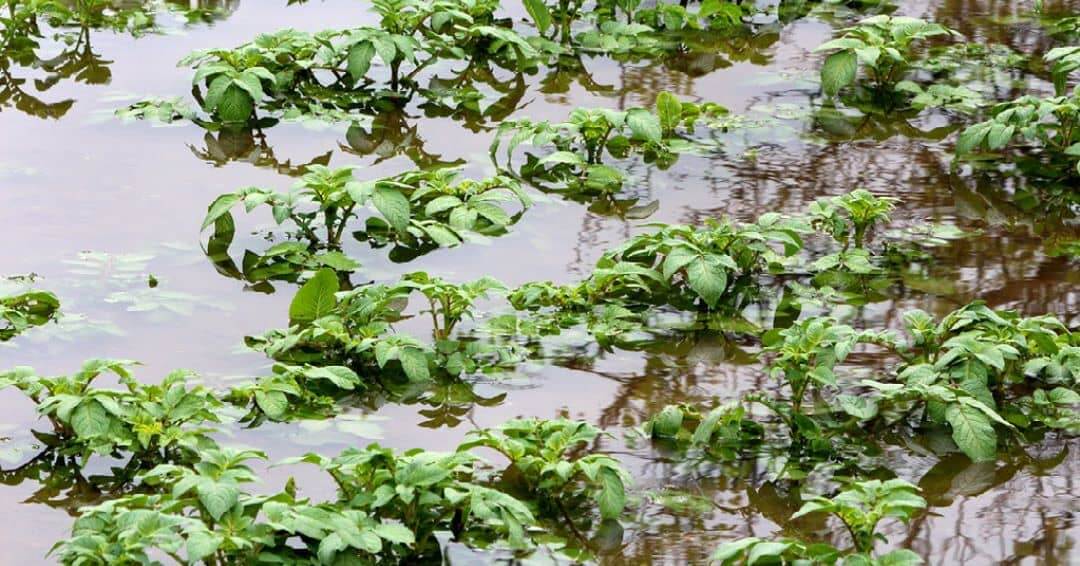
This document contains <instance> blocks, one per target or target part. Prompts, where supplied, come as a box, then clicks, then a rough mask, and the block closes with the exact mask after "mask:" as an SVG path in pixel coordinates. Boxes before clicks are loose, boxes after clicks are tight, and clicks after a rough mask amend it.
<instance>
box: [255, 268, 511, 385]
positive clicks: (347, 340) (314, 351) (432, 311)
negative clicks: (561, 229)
mask: <svg viewBox="0 0 1080 566" xmlns="http://www.w3.org/2000/svg"><path fill="white" fill-rule="evenodd" d="M503 289H504V287H503V285H502V284H501V283H499V282H497V281H495V280H493V279H490V278H484V279H479V280H476V281H472V282H468V283H463V284H453V283H449V282H446V281H443V280H442V279H439V278H434V277H430V276H429V275H427V274H426V273H423V272H416V273H412V274H408V275H406V276H405V277H403V278H402V280H401V281H399V282H398V283H395V284H392V285H386V284H375V285H368V286H365V287H360V288H357V289H353V290H349V291H341V292H339V285H338V280H337V277H336V276H335V275H334V273H333V271H331V270H326V269H324V270H321V271H319V272H318V273H316V274H315V276H314V277H312V278H311V279H310V280H309V281H308V282H307V283H305V284H304V286H303V287H301V288H300V290H299V291H297V293H296V296H295V297H294V298H293V301H292V304H291V305H290V307H289V320H290V324H291V326H290V327H289V328H288V329H284V330H274V331H271V332H268V333H267V334H265V335H264V336H261V337H252V338H249V339H248V344H249V345H250V346H252V347H254V348H256V349H258V350H260V351H263V352H265V353H266V354H267V355H269V356H270V357H272V358H274V359H276V360H280V361H284V362H288V363H317V364H320V365H326V364H336V365H342V366H346V367H350V368H354V369H355V370H356V371H357V372H358V373H359V374H360V375H386V376H388V377H393V376H403V377H405V378H407V379H408V380H411V381H417V382H423V381H427V380H429V379H430V378H431V376H432V374H433V373H434V372H436V371H437V372H445V373H448V374H449V375H453V376H457V375H460V374H461V373H472V372H475V371H478V370H484V369H495V368H499V367H502V366H504V365H506V364H511V365H512V364H513V363H516V362H517V361H520V360H519V358H518V357H517V356H516V355H515V354H514V352H513V351H511V350H506V349H501V348H492V347H490V346H489V345H487V344H483V343H479V342H465V341H462V340H458V339H455V338H454V337H453V332H454V329H455V327H456V326H457V325H458V324H459V323H460V322H462V321H463V320H466V319H468V318H471V317H472V316H473V312H474V304H475V303H476V302H477V301H479V300H481V299H483V298H485V297H486V296H487V295H488V294H489V293H492V292H501V291H502V290H503ZM413 293H419V294H420V295H423V296H424V297H425V298H426V299H427V301H428V307H429V308H428V310H427V311H425V314H428V315H430V318H431V321H432V339H431V341H423V340H421V339H418V338H416V337H413V336H409V335H407V334H403V333H395V332H394V331H393V330H394V329H393V325H394V323H396V322H398V321H401V320H403V319H404V318H407V316H406V315H405V313H404V311H405V308H406V307H407V306H408V300H409V298H410V295H412V294H413Z"/></svg>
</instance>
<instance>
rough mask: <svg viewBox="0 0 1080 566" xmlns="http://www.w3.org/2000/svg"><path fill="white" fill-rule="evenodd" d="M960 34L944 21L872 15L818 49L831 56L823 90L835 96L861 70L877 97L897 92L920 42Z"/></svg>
mask: <svg viewBox="0 0 1080 566" xmlns="http://www.w3.org/2000/svg"><path fill="white" fill-rule="evenodd" d="M949 35H951V36H959V34H958V33H957V32H955V31H953V30H951V29H949V28H947V27H945V26H943V25H941V24H937V23H933V22H927V21H925V20H920V19H917V18H909V17H902V16H885V15H879V16H872V17H870V18H866V19H864V20H860V21H859V22H858V23H857V24H856V25H855V26H853V27H850V28H847V29H845V30H843V35H841V36H840V37H839V38H836V39H833V40H830V41H827V42H825V43H823V44H821V45H820V46H818V47H817V49H816V51H828V52H830V55H829V56H828V57H827V58H826V59H825V63H824V65H823V66H822V67H821V89H822V91H823V92H824V93H825V94H826V95H828V96H835V95H837V94H839V93H840V92H841V91H842V90H843V89H845V88H847V87H850V86H851V85H853V84H856V80H857V78H858V76H859V69H860V68H862V69H863V74H864V76H865V78H866V83H867V84H866V86H865V88H867V89H869V90H870V91H872V92H873V93H874V94H875V95H876V96H878V97H883V96H889V95H892V94H895V91H896V87H897V85H898V84H899V83H900V82H901V81H902V80H904V79H905V78H906V77H907V75H908V73H909V71H910V70H911V68H912V65H913V63H914V57H915V50H914V47H915V45H916V44H918V43H920V42H923V41H925V40H927V39H930V38H934V37H939V36H949Z"/></svg>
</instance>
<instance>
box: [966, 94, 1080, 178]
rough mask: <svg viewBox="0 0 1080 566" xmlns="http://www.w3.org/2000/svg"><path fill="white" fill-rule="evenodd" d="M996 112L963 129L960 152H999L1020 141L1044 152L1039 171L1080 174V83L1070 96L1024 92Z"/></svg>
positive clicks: (1031, 150)
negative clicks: (989, 117)
mask: <svg viewBox="0 0 1080 566" xmlns="http://www.w3.org/2000/svg"><path fill="white" fill-rule="evenodd" d="M992 114H993V117H992V118H991V119H989V120H987V121H985V122H979V123H978V124H975V125H972V126H969V127H968V128H966V129H965V130H964V131H963V132H961V133H960V136H959V137H958V138H957V140H956V153H957V155H959V156H961V157H965V156H968V155H970V154H973V153H976V152H979V151H980V150H989V151H991V152H999V151H1001V150H1003V149H1005V148H1006V147H1008V146H1009V145H1010V144H1014V143H1016V142H1019V144H1018V145H1020V146H1021V147H1023V148H1024V149H1023V150H1024V151H1025V152H1028V153H1032V154H1035V155H1036V156H1040V155H1041V157H1042V160H1043V161H1044V162H1045V163H1046V166H1045V167H1040V169H1039V171H1038V173H1041V174H1043V175H1045V174H1047V172H1049V173H1050V174H1056V175H1059V176H1069V175H1070V174H1071V175H1073V176H1075V175H1080V86H1077V87H1076V88H1074V89H1073V92H1072V94H1071V95H1067V96H1051V97H1045V98H1038V97H1035V96H1031V95H1027V96H1022V97H1020V98H1017V99H1016V100H1013V101H1010V102H1004V103H1001V104H998V105H997V106H995V107H994V109H993V111H992ZM1073 161H1075V163H1072V164H1070V163H1071V162H1073Z"/></svg>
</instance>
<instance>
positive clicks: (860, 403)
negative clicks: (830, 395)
mask: <svg viewBox="0 0 1080 566" xmlns="http://www.w3.org/2000/svg"><path fill="white" fill-rule="evenodd" d="M836 401H837V402H838V403H839V404H840V408H841V409H843V410H844V412H845V413H847V414H849V415H851V416H853V417H855V418H857V419H859V420H860V421H866V420H870V419H872V418H874V417H875V416H877V413H878V406H877V403H875V402H874V401H873V399H867V398H865V397H859V396H857V395H837V396H836Z"/></svg>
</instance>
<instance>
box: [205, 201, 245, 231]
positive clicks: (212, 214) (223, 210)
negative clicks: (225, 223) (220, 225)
mask: <svg viewBox="0 0 1080 566" xmlns="http://www.w3.org/2000/svg"><path fill="white" fill-rule="evenodd" d="M240 198H241V197H240V195H238V194H236V193H226V194H223V195H221V196H219V197H218V198H216V199H214V202H212V203H210V207H209V208H208V209H207V212H206V218H203V223H202V228H200V229H199V230H200V231H202V230H206V229H207V228H208V227H209V226H210V225H211V224H213V223H215V222H217V219H218V218H221V217H222V216H224V215H225V214H227V213H228V212H229V210H231V209H232V207H233V206H234V205H236V203H238V202H240Z"/></svg>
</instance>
